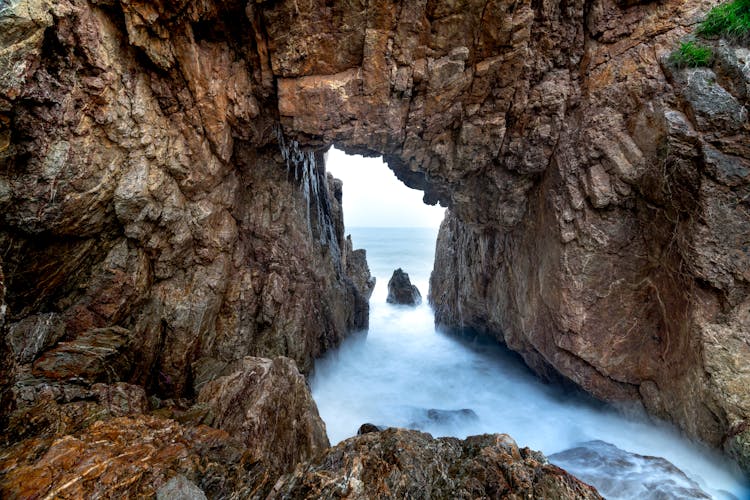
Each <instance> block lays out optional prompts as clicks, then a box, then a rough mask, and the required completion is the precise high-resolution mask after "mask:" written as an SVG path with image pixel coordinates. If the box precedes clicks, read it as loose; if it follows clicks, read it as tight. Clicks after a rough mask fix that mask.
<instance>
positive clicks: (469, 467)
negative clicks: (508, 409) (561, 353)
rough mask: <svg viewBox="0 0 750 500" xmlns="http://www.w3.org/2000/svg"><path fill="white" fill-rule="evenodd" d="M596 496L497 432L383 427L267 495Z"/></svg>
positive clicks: (340, 447)
mask: <svg viewBox="0 0 750 500" xmlns="http://www.w3.org/2000/svg"><path fill="white" fill-rule="evenodd" d="M341 496H346V497H347V498H356V499H365V498H467V499H468V498H559V499H566V498H580V499H583V498H601V497H600V496H599V495H598V494H597V493H596V490H595V489H594V488H592V487H591V486H588V485H586V484H584V483H582V482H580V481H578V480H577V479H575V478H574V477H573V476H571V475H569V474H567V473H566V472H565V471H563V470H562V469H560V468H558V467H556V466H554V465H549V464H548V463H547V462H546V460H545V459H544V457H543V456H542V455H541V454H537V453H535V452H532V451H531V450H529V449H528V448H524V449H519V448H518V446H517V445H516V443H515V442H514V441H513V440H512V439H511V438H510V437H508V436H507V435H505V434H495V435H484V436H472V437H469V438H467V439H466V440H464V441H459V440H458V439H455V438H439V439H433V438H432V436H430V435H429V434H423V433H421V432H417V431H408V430H403V429H386V430H384V431H382V432H370V433H366V434H363V435H361V436H357V437H354V438H350V439H347V440H346V441H343V442H342V443H339V444H338V445H337V446H335V447H333V448H331V449H330V450H329V451H328V452H327V453H326V454H325V455H323V456H322V457H320V458H318V459H317V460H313V461H312V462H309V463H305V464H302V465H300V466H299V467H298V468H297V469H296V470H295V471H294V473H293V474H289V475H287V476H283V477H282V478H281V479H279V481H278V482H277V483H276V485H275V486H274V488H273V490H272V491H270V492H269V496H268V498H326V499H327V498H340V497H341Z"/></svg>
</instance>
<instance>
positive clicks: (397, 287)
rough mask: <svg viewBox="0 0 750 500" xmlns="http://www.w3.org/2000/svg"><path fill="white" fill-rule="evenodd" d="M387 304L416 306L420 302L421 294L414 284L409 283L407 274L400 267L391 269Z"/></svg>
mask: <svg viewBox="0 0 750 500" xmlns="http://www.w3.org/2000/svg"><path fill="white" fill-rule="evenodd" d="M386 301H387V302H388V303H389V304H403V305H407V306H416V305H419V304H421V303H422V294H421V293H419V290H418V289H417V287H416V286H414V285H412V284H411V281H410V280H409V275H408V274H407V273H405V272H404V271H403V270H402V269H401V268H400V267H399V268H398V269H396V270H395V271H393V276H391V279H390V280H389V281H388V298H387V299H386Z"/></svg>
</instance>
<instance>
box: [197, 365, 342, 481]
mask: <svg viewBox="0 0 750 500" xmlns="http://www.w3.org/2000/svg"><path fill="white" fill-rule="evenodd" d="M224 372H229V374H228V375H225V376H222V377H219V378H217V379H216V380H213V381H210V382H208V383H206V384H205V385H203V387H202V388H201V391H200V394H199V395H198V404H199V405H203V406H204V407H205V408H206V416H205V418H203V419H202V420H201V421H202V422H203V423H206V424H209V425H211V426H212V427H216V428H218V429H223V430H225V431H227V432H228V433H229V434H230V435H231V436H232V437H233V438H235V439H237V440H239V441H240V442H241V443H243V444H244V446H245V447H246V449H247V450H248V452H249V454H250V455H251V456H252V457H253V459H254V460H256V461H265V462H266V463H267V464H269V465H270V466H271V467H273V468H274V469H275V470H277V471H280V472H282V471H287V470H290V469H292V468H293V467H294V465H295V464H297V463H299V462H303V461H305V460H308V459H310V458H312V457H313V456H315V455H316V454H319V453H321V452H322V451H323V450H325V449H326V448H328V446H329V442H328V437H327V436H326V428H325V424H324V423H323V420H321V418H320V415H319V414H318V408H317V406H316V405H315V401H313V399H312V395H311V394H310V390H309V389H308V387H307V383H306V381H305V378H304V377H303V376H302V374H300V372H299V371H298V370H297V367H296V366H295V364H294V361H292V360H291V359H288V358H275V359H273V360H271V359H263V358H244V359H242V360H240V361H239V362H236V363H233V364H232V365H231V366H229V367H227V368H225V369H224Z"/></svg>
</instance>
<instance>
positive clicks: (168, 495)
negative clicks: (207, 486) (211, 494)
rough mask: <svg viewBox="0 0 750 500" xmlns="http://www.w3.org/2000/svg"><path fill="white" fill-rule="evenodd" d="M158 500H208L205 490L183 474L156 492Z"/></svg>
mask: <svg viewBox="0 0 750 500" xmlns="http://www.w3.org/2000/svg"><path fill="white" fill-rule="evenodd" d="M156 499H157V500H207V498H206V494H205V493H203V490H201V489H200V488H198V487H197V486H196V485H195V484H194V483H193V482H192V481H190V480H189V479H188V478H186V477H185V476H183V475H182V474H180V475H178V476H175V477H173V478H172V479H170V480H169V481H168V482H167V484H165V485H164V486H162V487H161V488H159V490H158V491H157V492H156Z"/></svg>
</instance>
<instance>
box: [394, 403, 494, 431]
mask: <svg viewBox="0 0 750 500" xmlns="http://www.w3.org/2000/svg"><path fill="white" fill-rule="evenodd" d="M413 419H414V420H413V421H412V422H410V423H409V426H408V427H409V428H411V429H426V428H428V427H429V426H431V425H440V426H452V425H466V424H470V423H471V422H476V421H477V420H479V416H478V415H477V414H476V413H475V412H474V410H470V409H468V408H464V409H461V410H439V409H436V408H430V409H428V410H423V409H420V410H416V411H415V412H414V416H413Z"/></svg>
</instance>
